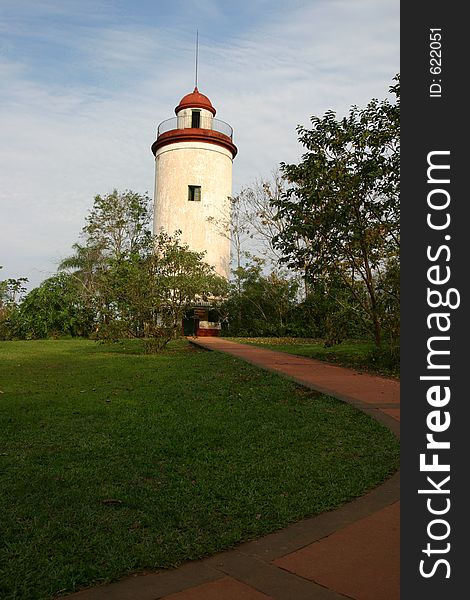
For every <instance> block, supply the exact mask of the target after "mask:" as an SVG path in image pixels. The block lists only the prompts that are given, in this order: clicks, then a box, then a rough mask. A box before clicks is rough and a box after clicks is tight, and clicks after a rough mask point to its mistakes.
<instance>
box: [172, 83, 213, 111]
mask: <svg viewBox="0 0 470 600" xmlns="http://www.w3.org/2000/svg"><path fill="white" fill-rule="evenodd" d="M183 108H204V109H206V110H209V111H210V112H211V113H212V114H213V115H214V116H215V112H216V111H215V108H214V107H213V106H212V103H211V101H210V100H209V98H208V97H207V96H204V94H201V92H200V91H199V90H198V89H197V87H195V88H194V91H193V92H191V93H190V94H186V96H183V98H181V101H180V103H179V104H178V106H177V107H176V108H175V113H176V114H178V112H179V111H180V110H183Z"/></svg>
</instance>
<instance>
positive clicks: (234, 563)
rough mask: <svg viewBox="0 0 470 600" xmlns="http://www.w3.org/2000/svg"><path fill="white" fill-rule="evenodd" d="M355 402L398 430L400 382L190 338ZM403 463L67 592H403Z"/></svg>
mask: <svg viewBox="0 0 470 600" xmlns="http://www.w3.org/2000/svg"><path fill="white" fill-rule="evenodd" d="M190 341H191V342H192V343H194V344H197V345H198V346H200V347H202V348H206V349H208V350H218V351H221V352H227V353H229V354H232V355H234V356H237V357H239V358H241V359H243V360H246V361H248V362H250V363H253V364H254V365H257V366H258V367H261V368H264V369H268V370H271V371H275V372H278V373H281V374H283V375H285V376H287V377H289V378H290V379H293V380H294V381H296V382H297V383H300V384H301V385H304V386H306V387H309V388H311V389H314V390H317V391H320V392H323V393H325V394H329V395H331V396H335V397H336V398H339V399H340V400H343V401H345V402H349V403H350V404H353V405H355V406H357V407H358V408H359V409H361V410H363V411H364V412H367V413H368V414H370V415H371V416H372V417H374V418H375V419H377V420H378V421H380V422H382V423H383V424H384V425H386V426H387V427H389V429H391V430H392V431H393V432H394V433H395V434H396V435H397V436H398V435H399V420H400V384H399V382H398V381H394V380H392V379H386V378H384V377H378V376H374V375H367V374H363V373H359V372H357V371H352V370H350V369H344V368H342V367H337V366H334V365H329V364H327V363H324V362H321V361H317V360H313V359H310V358H304V357H299V356H294V355H290V354H285V353H282V352H274V351H272V350H267V349H264V348H260V347H257V346H251V345H248V344H238V343H235V342H231V341H229V340H225V339H223V338H199V339H193V338H190ZM399 597H400V591H399V473H396V474H395V475H394V476H393V477H391V478H390V479H389V480H388V481H386V482H385V483H383V484H382V485H380V486H379V487H378V488H376V489H375V490H373V491H372V492H370V493H368V494H367V495H365V496H363V497H362V498H357V499H356V500H354V501H352V502H350V503H349V504H347V505H345V506H343V507H341V508H339V509H338V510H335V511H332V512H328V513H324V514H321V515H318V516H315V517H311V518H309V519H305V520H303V521H300V522H298V523H295V524H293V525H289V526H288V527H286V528H285V529H282V530H280V531H277V532H275V533H272V534H270V535H267V536H265V537H263V538H261V539H259V540H255V541H252V542H247V543H244V544H241V545H239V546H237V548H236V549H234V550H229V551H227V552H223V553H220V554H218V555H215V556H212V557H210V558H207V559H204V560H200V561H195V562H190V563H187V564H185V565H183V566H182V567H180V568H178V569H175V570H172V571H157V572H154V573H149V574H143V575H136V576H133V577H127V578H125V579H123V580H121V581H118V582H117V583H113V584H110V585H106V586H101V587H96V588H91V589H88V590H83V591H82V592H78V593H76V594H72V595H69V596H67V598H68V599H69V600H71V599H76V600H341V599H343V600H344V599H351V598H352V599H354V600H398V598H399Z"/></svg>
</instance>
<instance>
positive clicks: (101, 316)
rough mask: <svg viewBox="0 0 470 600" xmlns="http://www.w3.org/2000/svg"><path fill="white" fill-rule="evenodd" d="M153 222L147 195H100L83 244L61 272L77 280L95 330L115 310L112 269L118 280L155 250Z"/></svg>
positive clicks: (116, 192)
mask: <svg viewBox="0 0 470 600" xmlns="http://www.w3.org/2000/svg"><path fill="white" fill-rule="evenodd" d="M151 222H152V211H151V203H150V199H149V198H148V196H147V195H140V194H138V193H136V192H133V191H131V190H125V191H124V192H120V191H118V190H114V191H113V192H112V193H110V194H106V195H104V196H100V195H97V196H95V199H94V203H93V207H92V209H91V210H90V213H89V214H88V216H87V217H86V224H85V226H84V227H83V229H82V232H81V238H82V242H81V243H76V244H74V246H73V250H74V254H72V255H71V256H69V257H67V258H65V259H64V260H62V261H61V263H60V264H59V271H63V272H66V273H68V274H70V276H71V277H72V279H73V280H74V282H75V287H76V293H77V294H78V295H79V297H80V298H81V302H82V304H83V305H84V306H85V307H86V308H87V310H89V311H91V312H93V313H94V315H95V322H96V326H99V325H100V324H103V323H104V324H106V323H107V322H108V321H109V320H110V319H111V318H112V314H113V309H115V307H114V306H113V304H112V302H113V300H112V298H111V296H110V294H111V293H112V292H113V290H112V289H111V287H110V278H111V275H110V269H111V268H112V269H113V273H114V275H113V276H114V277H116V275H115V274H116V272H119V271H121V272H122V271H125V270H126V269H128V268H129V265H130V264H132V263H135V262H137V263H138V262H139V260H140V258H142V257H143V256H146V255H147V253H148V250H149V248H150V247H151V246H152V234H151ZM121 263H123V266H122V268H121V269H120V268H119V265H120V264H121ZM124 263H126V264H125V265H124ZM113 293H114V292H113ZM108 324H109V323H108ZM136 328H138V326H137V325H136Z"/></svg>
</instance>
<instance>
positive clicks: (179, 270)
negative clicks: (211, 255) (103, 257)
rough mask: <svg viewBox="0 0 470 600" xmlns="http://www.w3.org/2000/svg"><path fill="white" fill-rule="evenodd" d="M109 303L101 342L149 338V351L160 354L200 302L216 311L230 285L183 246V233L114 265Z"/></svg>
mask: <svg viewBox="0 0 470 600" xmlns="http://www.w3.org/2000/svg"><path fill="white" fill-rule="evenodd" d="M104 285H105V286H106V292H105V293H106V296H107V297H108V299H109V303H108V308H107V315H106V316H107V318H106V319H105V321H104V322H103V323H102V324H101V325H100V326H99V328H98V333H97V335H98V337H100V338H105V339H107V338H113V339H116V338H120V337H144V336H145V338H147V342H146V345H147V348H148V350H149V351H151V350H160V349H162V348H163V347H165V346H166V344H167V343H168V342H169V341H170V340H171V339H173V338H175V337H177V336H178V335H180V334H181V325H182V320H183V317H184V316H185V314H186V312H187V311H188V310H189V309H190V308H191V307H193V306H194V305H197V304H198V302H200V301H204V302H207V301H209V300H210V301H211V304H212V306H213V307H214V306H215V305H216V303H217V302H218V301H220V300H221V299H222V298H223V297H224V295H225V293H226V286H227V283H226V281H225V279H224V278H222V277H220V276H218V275H217V274H216V273H215V272H214V268H213V267H211V266H209V265H208V264H206V263H205V262H204V253H202V252H194V251H191V250H190V249H189V247H188V246H187V245H186V244H182V243H181V241H180V232H175V235H173V236H170V235H168V234H166V233H164V232H161V233H160V234H159V235H157V236H156V237H155V238H154V239H153V240H152V243H151V244H150V245H149V246H148V247H147V251H146V253H145V255H141V256H136V255H133V256H130V257H129V258H128V259H126V260H116V261H114V262H111V263H110V266H109V269H108V271H107V273H106V277H105V278H104Z"/></svg>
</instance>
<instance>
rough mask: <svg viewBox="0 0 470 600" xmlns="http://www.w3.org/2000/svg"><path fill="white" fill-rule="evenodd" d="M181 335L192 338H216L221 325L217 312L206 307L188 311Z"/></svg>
mask: <svg viewBox="0 0 470 600" xmlns="http://www.w3.org/2000/svg"><path fill="white" fill-rule="evenodd" d="M182 325H183V335H185V336H188V335H192V336H194V337H205V336H218V335H220V330H221V325H220V321H219V315H218V314H217V311H215V310H211V309H209V308H206V307H195V308H192V309H191V310H189V311H188V312H187V313H186V315H185V317H184V319H183V324H182Z"/></svg>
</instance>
